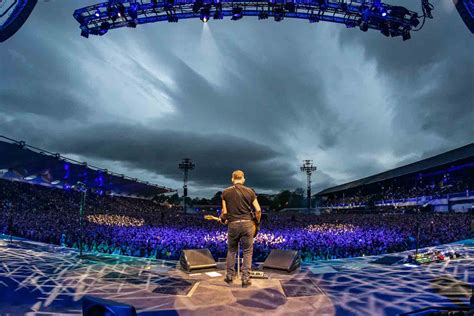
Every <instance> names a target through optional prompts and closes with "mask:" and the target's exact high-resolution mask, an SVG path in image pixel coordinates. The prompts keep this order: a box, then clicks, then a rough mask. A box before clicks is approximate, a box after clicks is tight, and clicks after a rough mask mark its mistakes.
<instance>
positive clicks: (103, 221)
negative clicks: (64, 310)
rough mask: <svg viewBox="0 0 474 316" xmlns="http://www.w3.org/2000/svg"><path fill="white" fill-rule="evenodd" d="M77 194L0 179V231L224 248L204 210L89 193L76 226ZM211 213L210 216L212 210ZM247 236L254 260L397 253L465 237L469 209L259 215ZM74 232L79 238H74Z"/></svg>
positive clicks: (95, 241) (116, 243) (99, 243)
mask: <svg viewBox="0 0 474 316" xmlns="http://www.w3.org/2000/svg"><path fill="white" fill-rule="evenodd" d="M79 202H80V193H79V192H76V191H74V190H62V189H55V188H48V187H43V186H38V185H31V184H27V183H22V182H11V181H6V180H0V207H1V209H0V210H1V214H0V233H3V234H9V233H12V234H13V235H15V236H19V237H24V238H28V239H31V240H36V241H41V242H46V243H52V244H58V245H63V246H66V247H73V248H79V246H80V241H81V240H82V245H83V249H84V250H85V251H86V252H102V253H109V254H121V255H130V256H139V257H150V258H159V259H177V258H178V257H179V255H180V253H181V250H182V249H189V248H209V249H210V250H211V252H212V253H213V254H214V257H215V258H216V259H217V258H223V257H225V252H226V240H227V235H226V227H225V226H223V225H221V224H218V223H217V222H215V221H207V220H205V219H204V216H203V215H204V214H201V213H200V214H184V213H182V212H179V211H178V210H177V209H174V208H171V209H170V208H165V207H162V206H160V205H159V204H157V203H156V202H153V201H150V200H143V199H132V198H126V197H119V196H107V195H105V196H102V195H96V194H89V195H88V197H87V203H86V206H85V209H84V213H85V216H84V222H83V228H82V229H81V225H80V218H79ZM212 215H216V214H212ZM264 218H265V220H264V222H263V224H262V229H261V231H260V233H259V235H258V236H257V237H256V239H255V246H254V259H255V260H256V261H262V260H264V259H265V258H266V256H267V255H268V253H269V252H270V250H271V249H274V248H279V249H297V250H299V251H300V253H301V255H302V258H303V259H304V260H326V259H335V258H345V257H356V256H368V255H376V254H384V253H390V252H398V251H403V250H407V249H412V248H414V247H415V242H414V241H415V238H414V236H415V235H416V228H417V226H419V227H420V231H421V233H420V240H419V244H420V247H423V246H429V245H436V244H443V243H447V242H452V241H456V240H461V239H466V238H469V237H470V223H471V220H472V219H474V216H473V215H472V214H440V213H422V214H401V213H393V212H388V213H379V212H373V213H363V214H353V213H347V214H342V213H337V214H323V215H306V214H304V215H303V214H282V213H275V214H266V215H265V217H264ZM81 236H82V238H81Z"/></svg>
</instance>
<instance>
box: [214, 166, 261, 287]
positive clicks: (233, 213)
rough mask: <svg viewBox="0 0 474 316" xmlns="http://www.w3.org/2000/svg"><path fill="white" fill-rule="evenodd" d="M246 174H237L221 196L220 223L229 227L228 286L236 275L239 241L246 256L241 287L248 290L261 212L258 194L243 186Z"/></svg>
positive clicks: (226, 280)
mask: <svg viewBox="0 0 474 316" xmlns="http://www.w3.org/2000/svg"><path fill="white" fill-rule="evenodd" d="M244 183H245V177H244V172H243V171H241V170H236V171H234V172H233V173H232V184H233V185H232V186H230V187H228V188H227V189H225V190H224V192H222V213H221V216H220V219H221V222H223V223H225V222H226V223H227V224H228V230H227V248H228V249H227V258H226V277H225V282H227V283H228V284H230V283H232V278H233V276H234V274H235V255H236V252H237V247H238V244H239V242H240V241H242V249H243V253H244V258H243V259H244V262H243V264H242V287H248V286H249V285H251V282H250V269H251V267H252V254H253V238H254V236H255V231H256V229H257V227H256V224H257V223H260V219H261V216H262V211H261V209H260V205H259V204H258V201H257V195H256V194H255V191H254V190H253V189H251V188H249V187H246V186H244Z"/></svg>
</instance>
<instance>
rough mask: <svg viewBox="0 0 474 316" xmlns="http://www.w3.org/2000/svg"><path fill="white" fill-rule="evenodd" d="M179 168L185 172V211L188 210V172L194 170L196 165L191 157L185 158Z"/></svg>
mask: <svg viewBox="0 0 474 316" xmlns="http://www.w3.org/2000/svg"><path fill="white" fill-rule="evenodd" d="M178 167H179V169H181V170H183V173H184V184H183V209H184V212H186V211H187V208H186V198H187V197H188V172H189V170H193V169H194V167H196V165H195V164H194V163H193V161H192V160H191V159H190V158H183V160H182V161H181V163H180V164H179V165H178Z"/></svg>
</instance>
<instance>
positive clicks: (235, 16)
mask: <svg viewBox="0 0 474 316" xmlns="http://www.w3.org/2000/svg"><path fill="white" fill-rule="evenodd" d="M242 11H243V9H242V8H241V7H235V8H232V18H231V20H233V21H237V20H240V19H241V18H242V16H243V15H242Z"/></svg>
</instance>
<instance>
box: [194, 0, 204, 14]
mask: <svg viewBox="0 0 474 316" xmlns="http://www.w3.org/2000/svg"><path fill="white" fill-rule="evenodd" d="M203 5H204V2H203V1H202V0H196V1H195V2H194V4H193V12H194V13H198V12H199V10H201V8H202V6H203Z"/></svg>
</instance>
